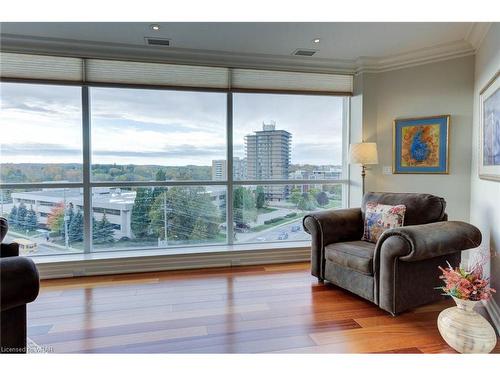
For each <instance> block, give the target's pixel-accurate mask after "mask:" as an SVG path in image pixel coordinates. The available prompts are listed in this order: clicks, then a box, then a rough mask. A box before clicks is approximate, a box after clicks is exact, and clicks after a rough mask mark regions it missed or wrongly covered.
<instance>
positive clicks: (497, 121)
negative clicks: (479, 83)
mask: <svg viewBox="0 0 500 375" xmlns="http://www.w3.org/2000/svg"><path fill="white" fill-rule="evenodd" d="M499 75H500V71H498V72H497V74H495V76H494V77H493V78H492V79H491V80H490V82H488V84H487V85H486V87H485V88H484V89H482V90H481V92H480V94H479V158H478V159H479V178H482V179H488V180H496V181H500V90H499V87H500V79H498V77H499Z"/></svg>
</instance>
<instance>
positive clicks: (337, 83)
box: [231, 69, 352, 94]
mask: <svg viewBox="0 0 500 375" xmlns="http://www.w3.org/2000/svg"><path fill="white" fill-rule="evenodd" d="M231 87H232V88H233V89H248V90H279V91H316V92H337V93H349V94H350V93H352V76H350V75H342V74H322V73H299V72H285V71H272V70H256V69H255V70H254V69H233V70H232V76H231Z"/></svg>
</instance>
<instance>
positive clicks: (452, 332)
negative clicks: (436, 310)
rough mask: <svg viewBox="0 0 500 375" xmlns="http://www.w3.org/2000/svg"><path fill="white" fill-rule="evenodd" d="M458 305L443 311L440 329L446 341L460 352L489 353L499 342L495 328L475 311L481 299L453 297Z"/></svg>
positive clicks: (439, 319) (440, 316)
mask: <svg viewBox="0 0 500 375" xmlns="http://www.w3.org/2000/svg"><path fill="white" fill-rule="evenodd" d="M453 299H454V300H455V303H456V304H457V306H456V307H450V308H448V309H446V310H443V311H441V313H440V314H439V316H438V320H437V323H438V329H439V333H440V334H441V336H442V337H443V339H444V341H446V343H447V344H448V345H449V346H451V347H452V348H453V349H455V350H456V351H457V352H459V353H489V352H491V351H492V350H493V348H494V347H495V345H496V344H497V336H496V334H495V330H494V329H493V327H492V326H491V325H490V323H488V321H487V320H486V319H484V318H483V317H482V316H481V315H479V314H478V313H477V312H475V311H474V306H476V304H477V303H478V302H479V301H468V300H463V299H458V298H455V297H453Z"/></svg>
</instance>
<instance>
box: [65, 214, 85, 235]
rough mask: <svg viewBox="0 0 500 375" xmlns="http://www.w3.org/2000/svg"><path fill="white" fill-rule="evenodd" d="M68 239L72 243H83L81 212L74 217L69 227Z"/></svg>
mask: <svg viewBox="0 0 500 375" xmlns="http://www.w3.org/2000/svg"><path fill="white" fill-rule="evenodd" d="M68 238H69V240H70V242H80V241H83V215H82V212H81V211H80V210H78V211H77V212H76V214H74V215H73V217H72V219H71V221H70V222H69V225H68Z"/></svg>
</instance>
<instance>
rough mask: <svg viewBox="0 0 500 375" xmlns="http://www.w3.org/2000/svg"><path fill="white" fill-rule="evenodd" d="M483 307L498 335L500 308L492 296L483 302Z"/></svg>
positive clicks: (499, 332) (499, 329)
mask: <svg viewBox="0 0 500 375" xmlns="http://www.w3.org/2000/svg"><path fill="white" fill-rule="evenodd" d="M484 307H485V308H486V311H487V312H488V314H489V315H490V318H491V321H492V323H493V325H494V327H495V329H496V331H497V335H500V308H499V307H498V305H497V303H496V302H495V300H494V299H492V298H491V299H490V300H489V301H487V302H485V303H484Z"/></svg>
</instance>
